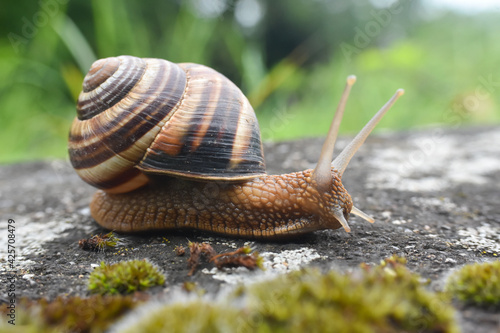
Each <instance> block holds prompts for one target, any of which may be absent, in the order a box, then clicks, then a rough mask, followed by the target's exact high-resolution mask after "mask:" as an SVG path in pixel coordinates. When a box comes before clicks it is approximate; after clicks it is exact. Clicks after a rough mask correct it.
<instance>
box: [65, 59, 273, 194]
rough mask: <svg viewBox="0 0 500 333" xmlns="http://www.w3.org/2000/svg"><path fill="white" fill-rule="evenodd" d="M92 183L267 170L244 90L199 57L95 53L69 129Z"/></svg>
mask: <svg viewBox="0 0 500 333" xmlns="http://www.w3.org/2000/svg"><path fill="white" fill-rule="evenodd" d="M69 156H70V160H71V163H72V164H73V167H74V168H75V170H76V171H77V173H78V174H79V175H80V177H81V178H82V179H83V180H84V181H86V182H87V183H89V184H91V185H94V186H96V187H98V188H101V189H104V190H106V191H107V192H110V193H121V192H128V191H131V190H133V189H136V188H138V187H141V186H143V185H144V184H146V183H147V182H148V180H149V179H148V177H147V175H154V174H163V175H176V176H180V177H188V178H195V179H200V180H210V179H222V180H241V179H250V178H254V177H259V176H262V175H264V174H265V173H266V172H265V164H264V156H263V153H262V143H261V139H260V130H259V126H258V122H257V119H256V117H255V113H254V111H253V109H252V107H251V106H250V103H249V102H248V100H247V98H246V97H245V96H244V95H243V93H242V92H241V91H240V89H238V87H236V85H234V84H233V83H232V82H231V81H229V80H228V79H227V78H226V77H225V76H223V75H222V74H220V73H218V72H216V71H215V70H213V69H211V68H208V67H205V66H202V65H197V64H190V63H183V64H174V63H171V62H169V61H166V60H162V59H148V58H145V59H141V58H136V57H131V56H120V57H116V58H106V59H101V60H98V61H96V62H95V63H94V64H93V65H92V67H91V69H90V71H89V72H88V74H87V75H86V77H85V80H84V82H83V91H82V92H81V94H80V97H79V99H78V105H77V117H76V118H75V120H74V121H73V124H72V127H71V131H70V136H69Z"/></svg>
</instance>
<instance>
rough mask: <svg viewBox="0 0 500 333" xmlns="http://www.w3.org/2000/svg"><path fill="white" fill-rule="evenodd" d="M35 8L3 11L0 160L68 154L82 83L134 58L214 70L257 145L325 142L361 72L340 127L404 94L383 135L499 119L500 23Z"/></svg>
mask: <svg viewBox="0 0 500 333" xmlns="http://www.w3.org/2000/svg"><path fill="white" fill-rule="evenodd" d="M372 3H377V1H374V0H372V1H369V0H358V1H354V2H351V1H347V0H346V1H333V0H273V1H268V2H266V1H263V0H213V1H204V0H169V1H161V2H160V1H154V2H153V1H150V2H138V1H118V0H107V1H102V0H101V1H100V0H93V1H83V0H72V1H69V0H40V1H38V2H33V1H29V0H21V1H16V2H13V1H9V2H7V1H5V2H2V3H1V4H0V9H1V10H0V31H1V33H0V124H1V131H0V142H2V145H0V162H3V163H5V162H14V161H21V160H28V159H39V158H48V157H64V156H66V141H67V133H68V130H69V126H70V123H71V121H72V119H73V117H74V115H75V101H76V99H77V98H78V94H79V91H80V89H81V82H82V80H83V77H84V76H85V73H86V71H87V70H88V68H89V67H90V65H91V63H92V62H93V61H94V60H96V59H97V58H103V57H108V56H116V55H121V54H130V55H135V56H139V57H157V58H164V59H168V60H170V61H173V62H197V63H202V64H205V65H208V66H211V67H213V68H215V69H216V70H218V71H220V72H222V73H223V74H225V75H226V76H228V77H229V78H230V79H231V80H233V81H234V82H235V83H236V84H237V85H239V86H240V87H241V88H242V90H243V91H244V92H245V94H246V95H247V96H248V97H249V99H250V102H251V103H252V105H253V106H254V108H255V109H256V112H257V116H258V118H259V122H260V124H261V129H262V134H263V137H264V139H268V140H269V139H271V140H279V139H285V138H287V139H288V138H297V137H303V136H321V135H324V134H325V133H326V131H327V128H328V126H329V122H330V119H331V118H332V113H333V110H334V109H335V105H336V103H337V101H338V99H339V97H340V92H341V91H342V89H343V85H344V78H345V77H346V76H347V75H349V74H356V75H357V76H358V83H357V84H356V86H355V87H354V89H353V92H352V94H351V100H350V101H349V102H348V105H347V108H348V110H347V112H346V115H345V119H344V122H343V124H342V130H343V131H344V132H353V131H357V130H358V129H359V128H361V127H362V126H363V124H364V123H365V122H366V121H367V120H368V119H369V118H370V116H371V115H372V114H373V113H374V112H375V111H376V110H377V109H378V108H379V107H380V106H381V105H383V104H384V103H385V101H386V100H387V99H388V98H389V97H390V96H391V95H392V94H393V92H394V91H395V90H396V89H397V88H400V87H403V88H405V89H406V95H405V96H404V97H403V98H402V99H401V101H399V102H398V104H397V105H396V107H395V109H394V110H393V111H391V113H390V115H388V116H387V117H386V119H384V121H383V123H382V124H381V127H386V128H391V129H408V128H413V127H416V126H421V125H425V124H431V123H439V124H446V125H448V126H457V125H462V124H470V123H493V122H498V121H499V120H500V111H499V108H498V106H499V103H500V97H499V96H500V94H498V89H499V87H500V83H499V82H500V78H499V76H500V75H499V74H500V73H499V71H498V69H497V68H498V67H497V64H496V61H497V55H499V54H500V44H499V43H498V42H497V39H498V38H497V37H496V32H497V31H499V30H500V20H499V19H498V18H499V16H500V14H499V13H484V14H480V15H459V14H452V13H442V14H440V15H438V14H437V13H435V12H434V11H430V10H429V9H426V8H425V7H423V5H421V3H420V1H417V0H414V1H411V2H410V1H403V0H401V1H400V2H396V3H395V4H393V5H392V6H391V7H388V8H383V7H380V6H379V7H374V5H373V4H372Z"/></svg>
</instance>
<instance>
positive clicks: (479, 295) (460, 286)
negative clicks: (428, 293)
mask: <svg viewBox="0 0 500 333" xmlns="http://www.w3.org/2000/svg"><path fill="white" fill-rule="evenodd" d="M445 290H446V292H448V293H449V294H450V295H451V296H452V297H454V298H457V299H459V300H461V301H463V302H464V303H466V304H470V305H476V306H480V307H491V308H497V309H500V261H493V262H486V263H481V264H478V263H477V264H471V265H465V266H464V267H462V269H460V270H459V271H457V272H455V273H453V274H452V275H451V276H450V278H449V279H448V282H447V284H446V288H445Z"/></svg>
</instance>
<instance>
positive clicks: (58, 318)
mask: <svg viewBox="0 0 500 333" xmlns="http://www.w3.org/2000/svg"><path fill="white" fill-rule="evenodd" d="M137 304H138V302H137V301H135V302H134V300H133V299H132V298H131V297H129V296H97V295H96V296H91V297H88V298H80V297H68V298H62V297H59V298H56V299H55V300H53V301H47V300H46V299H41V300H39V301H24V302H23V303H22V304H20V306H19V307H18V310H17V312H16V325H15V326H11V327H10V328H9V327H3V326H2V325H1V324H0V332H14V331H12V328H16V327H22V328H21V330H19V332H21V331H22V332H92V333H98V332H104V331H105V330H106V329H107V328H108V327H109V326H110V325H111V324H112V323H113V322H114V321H116V320H117V319H118V318H120V317H121V316H122V315H123V314H125V313H126V312H127V311H129V310H130V309H132V308H133V307H135V306H136V305H137Z"/></svg>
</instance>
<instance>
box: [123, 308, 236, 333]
mask: <svg viewBox="0 0 500 333" xmlns="http://www.w3.org/2000/svg"><path fill="white" fill-rule="evenodd" d="M243 316H244V313H243V312H242V311H241V310H237V309H235V308H232V307H229V306H224V305H220V304H210V303H207V302H204V301H194V302H191V303H187V304H170V305H167V306H164V307H161V308H158V309H155V310H153V309H151V310H149V309H148V311H147V313H145V314H144V316H142V317H141V318H134V320H129V321H126V322H124V323H122V325H120V326H119V327H115V332H123V333H135V332H142V333H155V332H171V333H177V332H179V333H184V332H193V333H195V332H200V333H202V332H203V333H204V332H221V333H224V332H227V333H233V332H241V330H238V328H239V327H240V326H239V325H241V323H242V318H243ZM129 319H130V318H129Z"/></svg>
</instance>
